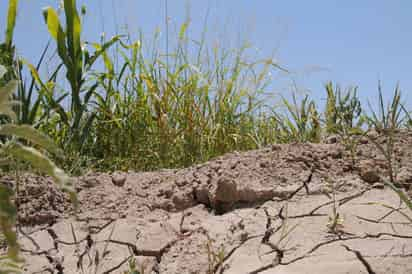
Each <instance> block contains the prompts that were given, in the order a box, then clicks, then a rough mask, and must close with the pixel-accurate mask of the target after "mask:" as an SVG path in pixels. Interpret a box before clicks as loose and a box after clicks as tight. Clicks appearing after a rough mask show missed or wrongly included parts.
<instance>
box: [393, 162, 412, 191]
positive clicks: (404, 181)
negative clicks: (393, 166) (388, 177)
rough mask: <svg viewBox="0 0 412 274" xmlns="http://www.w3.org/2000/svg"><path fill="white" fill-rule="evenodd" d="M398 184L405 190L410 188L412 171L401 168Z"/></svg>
mask: <svg viewBox="0 0 412 274" xmlns="http://www.w3.org/2000/svg"><path fill="white" fill-rule="evenodd" d="M396 182H397V183H398V184H399V185H400V186H402V187H404V188H410V187H411V186H412V169H411V168H408V167H401V168H400V169H399V172H398V174H397V175H396Z"/></svg>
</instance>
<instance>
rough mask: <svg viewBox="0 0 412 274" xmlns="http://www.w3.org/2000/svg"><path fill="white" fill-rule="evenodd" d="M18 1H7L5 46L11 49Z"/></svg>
mask: <svg viewBox="0 0 412 274" xmlns="http://www.w3.org/2000/svg"><path fill="white" fill-rule="evenodd" d="M17 5H18V0H9V10H8V13H7V29H6V45H7V47H8V48H11V46H12V42H13V32H14V27H15V26H16V15H17ZM0 78H1V77H0Z"/></svg>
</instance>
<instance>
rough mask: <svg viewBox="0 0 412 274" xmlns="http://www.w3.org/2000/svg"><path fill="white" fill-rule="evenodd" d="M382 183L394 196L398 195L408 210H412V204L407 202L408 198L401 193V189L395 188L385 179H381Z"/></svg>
mask: <svg viewBox="0 0 412 274" xmlns="http://www.w3.org/2000/svg"><path fill="white" fill-rule="evenodd" d="M382 180H383V183H384V184H385V185H387V186H389V187H390V188H391V189H392V190H393V191H394V192H395V193H396V194H398V196H399V198H400V199H401V200H402V201H403V202H404V203H405V204H406V205H407V206H408V208H409V209H410V210H412V202H411V201H410V200H409V197H408V196H407V195H406V194H405V192H403V191H402V190H401V189H399V188H397V187H396V186H395V185H394V184H392V183H391V182H390V181H388V180H387V179H385V178H382Z"/></svg>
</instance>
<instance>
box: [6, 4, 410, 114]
mask: <svg viewBox="0 0 412 274" xmlns="http://www.w3.org/2000/svg"><path fill="white" fill-rule="evenodd" d="M165 1H166V0H144V1H143V0H83V1H78V3H79V6H80V4H81V3H84V4H86V6H87V10H88V14H87V17H86V19H85V34H84V38H85V39H86V40H92V41H93V40H98V37H99V35H100V33H101V32H102V31H105V33H106V34H107V36H111V35H113V34H114V33H115V32H116V27H115V26H116V25H117V26H118V30H119V31H120V32H121V30H122V29H123V26H125V25H127V26H128V30H129V31H130V32H131V33H132V34H137V32H138V30H142V31H143V32H144V33H146V36H150V35H151V34H153V32H154V31H155V29H156V28H160V29H161V30H163V31H164V29H165V28H164V17H165ZM167 1H168V7H169V17H170V22H171V25H172V26H173V25H174V26H178V25H179V24H181V23H182V22H183V21H184V19H185V17H186V14H187V13H188V12H187V10H188V8H189V10H190V12H189V13H190V18H191V27H190V29H189V31H190V35H191V37H193V38H195V39H196V38H197V37H199V36H200V34H201V32H202V30H203V28H204V19H205V16H206V14H207V11H208V10H209V17H208V23H207V29H208V33H209V39H220V40H222V39H223V40H225V41H224V42H225V43H227V45H229V46H238V44H237V42H236V41H238V37H241V38H243V39H247V40H248V41H249V42H251V43H252V44H253V45H254V47H256V48H257V49H258V50H259V56H262V57H265V56H270V55H272V54H273V53H275V56H276V59H277V60H278V61H279V62H280V64H281V65H283V66H284V67H286V68H287V69H289V70H290V71H291V74H290V76H288V77H283V76H282V77H281V79H279V78H276V79H274V82H273V84H272V87H273V89H276V90H278V91H281V92H285V93H286V92H287V87H288V84H289V83H290V79H293V80H295V81H296V83H297V84H298V86H299V87H300V88H304V89H307V90H309V91H310V92H311V94H312V96H313V97H314V98H316V99H317V100H321V99H322V98H323V97H324V89H323V85H324V83H325V82H326V81H328V80H332V81H334V82H337V83H339V84H340V85H341V86H343V87H346V86H355V85H356V86H359V92H360V96H361V98H363V100H370V101H371V102H372V103H374V102H375V99H376V94H377V83H378V80H379V79H380V80H381V81H382V83H383V88H384V92H385V94H386V95H387V96H389V95H390V94H391V93H392V91H393V90H394V87H395V85H396V84H397V83H399V84H400V86H401V89H402V91H403V93H404V95H405V101H406V103H407V104H408V105H409V106H411V105H412V95H409V93H410V92H411V91H412V77H411V76H412V75H411V64H412V52H411V51H412V28H411V26H412V16H411V14H412V1H410V0H391V1H388V0H362V1H360V0H346V1H341V0H328V1H324V0H323V1H320V0H312V1H298V0H289V1H276V0H253V1H252V0H191V1H185V0H167ZM7 2H8V1H6V0H2V1H0V22H1V23H0V26H4V22H5V20H6V8H7ZM57 2H58V1H56V0H53V1H52V0H35V1H33V0H20V4H19V14H18V21H17V29H16V37H15V42H16V45H17V48H18V52H19V54H20V55H22V56H23V57H25V58H27V59H28V60H30V61H32V62H35V61H36V59H37V58H38V56H39V54H40V52H41V49H42V48H43V47H44V45H45V44H46V42H47V40H48V34H47V31H46V27H45V25H44V24H43V18H42V12H41V11H42V7H44V6H47V5H51V6H56V5H57ZM3 29H4V27H1V30H0V31H2V32H4V30H3ZM3 37H4V35H3V33H1V34H0V39H3Z"/></svg>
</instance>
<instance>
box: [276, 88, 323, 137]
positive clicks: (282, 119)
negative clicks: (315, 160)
mask: <svg viewBox="0 0 412 274" xmlns="http://www.w3.org/2000/svg"><path fill="white" fill-rule="evenodd" d="M282 101H283V104H284V106H285V107H286V115H285V116H282V115H280V114H277V113H274V116H275V118H276V122H277V123H278V125H279V127H280V129H281V131H282V133H281V135H282V137H281V139H282V141H283V142H291V141H292V142H319V141H320V137H321V125H320V118H319V114H318V111H317V109H316V104H315V102H314V101H313V100H310V99H309V96H308V95H306V96H305V97H304V98H303V99H302V101H301V102H300V104H299V103H298V101H297V98H296V95H295V94H293V96H292V103H290V102H289V101H288V100H286V99H285V98H283V99H282Z"/></svg>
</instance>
